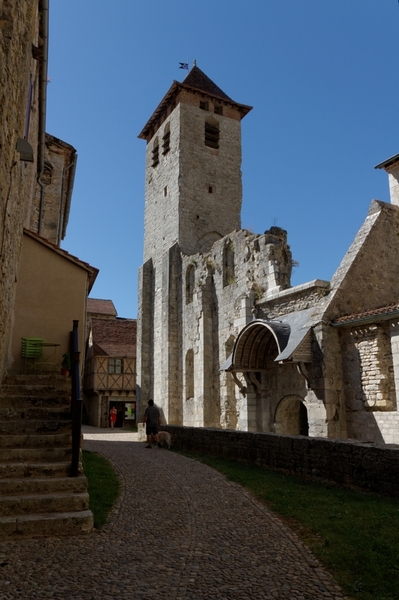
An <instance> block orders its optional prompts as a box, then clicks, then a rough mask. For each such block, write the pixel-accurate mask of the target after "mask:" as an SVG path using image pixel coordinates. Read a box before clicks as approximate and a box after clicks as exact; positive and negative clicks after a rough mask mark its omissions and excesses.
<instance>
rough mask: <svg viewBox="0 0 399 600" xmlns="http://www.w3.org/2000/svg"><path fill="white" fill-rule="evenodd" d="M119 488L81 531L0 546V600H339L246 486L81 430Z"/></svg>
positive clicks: (103, 433)
mask: <svg viewBox="0 0 399 600" xmlns="http://www.w3.org/2000/svg"><path fill="white" fill-rule="evenodd" d="M84 437H85V442H84V447H85V448H86V449H88V450H93V451H96V452H100V453H101V454H103V455H104V456H106V457H107V458H108V460H110V461H111V463H112V464H113V465H114V467H115V468H116V470H117V471H118V473H119V475H120V478H121V482H122V493H121V496H120V498H119V500H118V502H117V504H116V506H115V507H114V509H113V511H112V513H111V516H110V520H109V522H108V523H107V525H106V526H104V527H103V528H102V529H101V530H100V531H94V532H93V533H92V534H90V535H87V536H75V537H71V538H61V537H59V538H55V537H53V538H51V539H39V538H37V539H27V540H18V541H11V542H10V541H9V542H1V543H0V599H1V600H11V599H14V598H19V599H23V600H32V599H34V598H39V599H41V600H44V599H46V598H68V599H69V598H81V599H82V600H111V599H112V600H122V599H124V600H125V599H127V598H132V599H137V600H150V599H151V600H152V599H160V600H208V599H215V600H249V599H251V600H254V599H262V600H269V599H270V600H272V599H273V600H276V599H277V600H316V599H323V600H327V599H334V600H338V599H343V598H344V595H343V594H342V592H341V590H340V589H339V587H338V586H337V585H336V583H335V582H334V581H333V580H332V578H331V577H330V576H329V575H328V574H327V573H326V572H325V571H324V570H323V569H322V568H321V567H320V565H319V563H318V562H317V560H316V559H315V558H314V557H313V556H312V555H311V554H310V553H309V552H308V551H307V550H306V548H304V546H303V545H302V544H301V542H300V541H299V540H298V538H297V537H296V536H295V535H294V534H293V533H292V532H291V531H290V530H288V529H287V528H286V527H285V526H284V525H283V524H282V523H281V522H280V521H279V520H278V519H277V518H276V517H275V516H274V515H273V514H272V513H270V511H269V510H267V509H266V508H265V507H264V506H262V505H261V504H259V503H258V502H256V501H255V500H254V499H253V498H252V497H251V496H250V495H249V494H248V493H247V492H246V491H245V490H243V489H241V488H240V487H239V486H237V485H235V484H233V483H230V482H228V481H226V479H225V478H224V477H223V476H222V475H220V474H219V473H217V472H215V471H213V470H212V469H210V468H209V467H207V466H205V465H202V464H200V463H197V462H195V461H193V460H191V459H188V458H185V457H183V456H180V455H178V454H175V453H174V452H170V451H168V450H164V449H160V448H155V447H154V448H152V449H151V450H149V449H146V448H145V444H144V443H143V442H138V441H137V434H132V433H125V432H122V431H120V430H119V431H118V430H115V431H112V432H111V430H109V429H108V430H104V429H103V430H101V429H94V428H89V427H85V428H84Z"/></svg>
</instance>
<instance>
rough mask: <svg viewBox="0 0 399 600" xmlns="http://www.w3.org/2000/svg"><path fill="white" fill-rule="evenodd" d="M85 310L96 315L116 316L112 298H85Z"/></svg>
mask: <svg viewBox="0 0 399 600" xmlns="http://www.w3.org/2000/svg"><path fill="white" fill-rule="evenodd" d="M87 312H88V313H91V314H96V315H107V316H109V317H117V316H118V313H117V312H116V308H115V306H114V303H113V302H112V300H100V299H98V298H88V299H87Z"/></svg>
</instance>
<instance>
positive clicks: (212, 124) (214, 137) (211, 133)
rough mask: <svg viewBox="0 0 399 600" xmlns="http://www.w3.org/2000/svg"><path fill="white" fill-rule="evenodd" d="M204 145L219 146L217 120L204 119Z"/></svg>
mask: <svg viewBox="0 0 399 600" xmlns="http://www.w3.org/2000/svg"><path fill="white" fill-rule="evenodd" d="M205 146H209V147H210V148H216V149H217V148H219V123H218V122H217V121H214V120H212V121H210V120H209V121H205Z"/></svg>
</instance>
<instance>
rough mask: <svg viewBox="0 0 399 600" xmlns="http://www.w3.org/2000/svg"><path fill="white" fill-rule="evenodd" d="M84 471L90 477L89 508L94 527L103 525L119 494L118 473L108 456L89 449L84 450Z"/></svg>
mask: <svg viewBox="0 0 399 600" xmlns="http://www.w3.org/2000/svg"><path fill="white" fill-rule="evenodd" d="M83 471H84V474H85V475H86V477H87V479H88V490H89V498H90V499H89V508H90V510H91V512H92V513H93V517H94V527H97V528H98V527H102V526H103V525H104V524H105V523H106V522H107V517H108V513H109V511H110V510H111V508H112V507H113V505H114V503H115V501H116V499H117V497H118V495H119V489H120V482H119V479H118V475H117V473H116V471H115V469H114V468H113V467H112V465H111V464H110V463H109V462H108V461H107V459H106V458H104V457H103V456H101V454H97V452H90V451H89V450H83Z"/></svg>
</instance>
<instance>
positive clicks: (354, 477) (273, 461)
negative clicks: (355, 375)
mask: <svg viewBox="0 0 399 600" xmlns="http://www.w3.org/2000/svg"><path fill="white" fill-rule="evenodd" d="M162 429H163V430H165V431H169V432H170V433H171V434H172V436H173V438H172V443H173V446H174V447H175V448H179V449H182V450H185V451H188V452H190V451H193V452H200V453H203V454H212V455H215V456H222V457H224V458H231V459H234V460H238V461H240V462H247V463H250V464H254V465H257V466H259V467H264V468H269V469H273V470H275V471H281V472H283V473H289V474H292V475H298V476H300V477H304V478H306V479H311V480H315V481H321V482H323V483H325V482H330V483H336V484H339V485H343V486H351V487H355V488H361V489H363V490H367V491H372V492H377V493H380V494H381V493H382V494H390V495H397V494H398V493H399V479H398V476H397V475H398V469H399V447H392V448H387V447H386V446H382V445H379V444H363V443H357V442H354V441H347V440H331V439H321V438H308V437H303V436H282V435H276V434H272V433H250V432H245V431H223V430H220V429H219V430H217V429H208V428H194V427H176V426H171V425H163V426H162Z"/></svg>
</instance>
